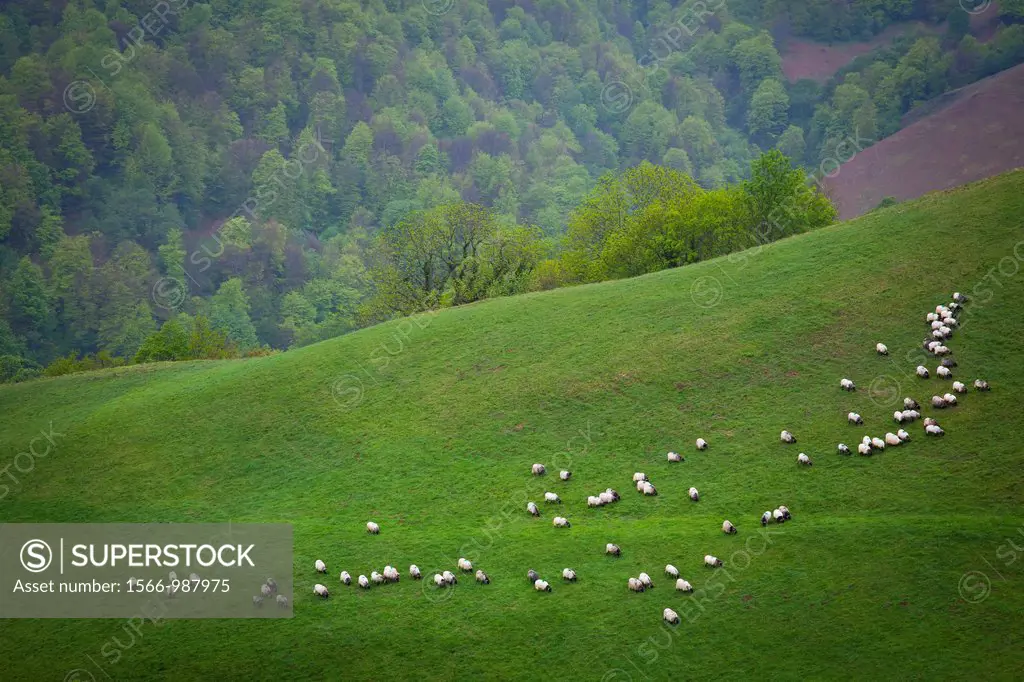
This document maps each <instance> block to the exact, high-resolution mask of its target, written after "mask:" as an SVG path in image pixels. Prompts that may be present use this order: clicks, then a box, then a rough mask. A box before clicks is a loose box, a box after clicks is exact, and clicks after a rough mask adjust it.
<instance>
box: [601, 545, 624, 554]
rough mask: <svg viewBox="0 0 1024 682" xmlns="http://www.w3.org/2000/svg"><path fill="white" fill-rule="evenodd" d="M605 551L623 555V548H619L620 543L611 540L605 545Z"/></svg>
mask: <svg viewBox="0 0 1024 682" xmlns="http://www.w3.org/2000/svg"><path fill="white" fill-rule="evenodd" d="M604 553H605V554H610V555H611V556H621V555H622V550H621V549H619V546H618V545H613V544H612V543H610V542H609V543H608V544H607V545H605V546H604Z"/></svg>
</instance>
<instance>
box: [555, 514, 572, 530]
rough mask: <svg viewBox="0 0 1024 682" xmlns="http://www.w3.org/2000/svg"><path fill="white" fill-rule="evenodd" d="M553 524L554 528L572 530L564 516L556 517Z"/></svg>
mask: <svg viewBox="0 0 1024 682" xmlns="http://www.w3.org/2000/svg"><path fill="white" fill-rule="evenodd" d="M553 523H554V526H555V528H572V524H571V523H569V519H567V518H565V517H564V516H556V517H555V518H554V520H553Z"/></svg>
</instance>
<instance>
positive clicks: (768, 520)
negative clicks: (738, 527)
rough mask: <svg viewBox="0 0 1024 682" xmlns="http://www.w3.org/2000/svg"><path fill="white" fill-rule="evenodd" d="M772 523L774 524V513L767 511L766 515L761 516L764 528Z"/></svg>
mask: <svg viewBox="0 0 1024 682" xmlns="http://www.w3.org/2000/svg"><path fill="white" fill-rule="evenodd" d="M771 522H772V513H771V512H770V511H766V512H765V513H764V514H761V526H762V527H764V526H767V525H768V524H769V523H771Z"/></svg>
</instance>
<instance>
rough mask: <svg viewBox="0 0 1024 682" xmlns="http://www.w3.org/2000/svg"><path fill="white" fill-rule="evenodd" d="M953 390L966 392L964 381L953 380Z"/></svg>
mask: <svg viewBox="0 0 1024 682" xmlns="http://www.w3.org/2000/svg"><path fill="white" fill-rule="evenodd" d="M953 392H954V393H967V385H966V384H965V383H964V382H962V381H954V382H953Z"/></svg>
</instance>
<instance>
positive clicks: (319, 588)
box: [313, 583, 328, 599]
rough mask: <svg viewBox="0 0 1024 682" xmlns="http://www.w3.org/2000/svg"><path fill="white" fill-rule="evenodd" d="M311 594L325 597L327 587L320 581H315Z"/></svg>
mask: <svg viewBox="0 0 1024 682" xmlns="http://www.w3.org/2000/svg"><path fill="white" fill-rule="evenodd" d="M313 594H315V595H316V596H318V597H320V598H321V599H327V594H328V592H327V588H326V587H325V586H323V585H321V584H320V583H317V584H316V585H313Z"/></svg>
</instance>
